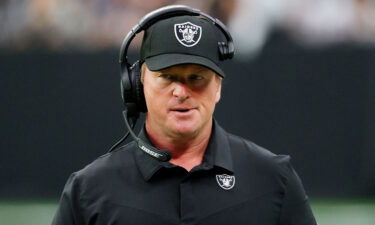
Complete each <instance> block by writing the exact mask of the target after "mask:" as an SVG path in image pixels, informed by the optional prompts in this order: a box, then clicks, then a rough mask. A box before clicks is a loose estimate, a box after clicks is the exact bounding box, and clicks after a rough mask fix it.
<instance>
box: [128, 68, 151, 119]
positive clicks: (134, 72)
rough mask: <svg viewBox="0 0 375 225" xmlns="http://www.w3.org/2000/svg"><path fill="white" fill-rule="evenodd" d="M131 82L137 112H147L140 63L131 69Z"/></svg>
mask: <svg viewBox="0 0 375 225" xmlns="http://www.w3.org/2000/svg"><path fill="white" fill-rule="evenodd" d="M129 75H130V76H129V77H130V80H131V82H132V87H133V89H132V90H133V93H132V95H133V97H134V100H135V103H136V104H137V110H138V111H139V112H147V107H146V101H145V95H144V93H143V84H142V82H141V65H140V62H139V61H136V62H135V63H134V64H133V66H132V67H131V68H130V74H129Z"/></svg>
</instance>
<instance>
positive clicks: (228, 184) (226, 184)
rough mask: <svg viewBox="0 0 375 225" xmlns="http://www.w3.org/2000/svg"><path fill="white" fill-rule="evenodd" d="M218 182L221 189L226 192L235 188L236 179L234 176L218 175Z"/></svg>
mask: <svg viewBox="0 0 375 225" xmlns="http://www.w3.org/2000/svg"><path fill="white" fill-rule="evenodd" d="M216 181H217V183H218V184H219V186H220V187H222V188H223V189H225V190H229V189H232V188H233V187H234V183H235V181H236V179H235V177H234V176H230V175H227V174H222V175H216Z"/></svg>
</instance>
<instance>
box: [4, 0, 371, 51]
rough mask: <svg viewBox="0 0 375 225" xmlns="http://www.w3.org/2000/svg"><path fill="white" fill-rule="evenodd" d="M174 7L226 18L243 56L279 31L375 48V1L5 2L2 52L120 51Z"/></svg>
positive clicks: (309, 40) (306, 40) (306, 39)
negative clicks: (134, 31)
mask: <svg viewBox="0 0 375 225" xmlns="http://www.w3.org/2000/svg"><path fill="white" fill-rule="evenodd" d="M170 4H184V5H188V6H191V7H195V8H199V9H201V10H202V11H203V12H206V13H209V14H211V15H213V16H215V17H218V18H219V19H221V20H222V21H223V22H224V23H226V24H227V25H228V26H229V29H230V30H231V31H232V34H233V36H234V40H235V42H236V45H237V49H238V50H239V53H240V54H248V55H250V54H253V53H256V52H258V51H259V50H260V49H261V48H262V46H263V45H264V43H265V41H266V40H267V37H268V35H269V33H270V32H271V31H272V30H273V29H275V28H278V29H282V30H284V31H285V32H286V33H288V34H289V35H290V36H291V37H292V38H294V39H295V40H296V41H298V42H300V43H303V44H305V45H312V46H317V45H318V46H320V45H329V44H334V43H341V42H354V43H370V44H373V43H375V1H374V0H204V1H203V0H148V1H145V0H0V27H1V35H0V48H2V49H11V50H14V51H22V50H27V49H33V48H46V49H50V50H56V51H65V50H71V49H75V50H84V51H92V50H101V49H106V48H113V47H115V48H118V47H119V46H120V45H121V42H122V40H123V38H124V36H125V35H126V34H127V33H128V32H129V31H130V29H131V28H132V27H133V26H134V25H135V24H136V23H137V22H138V21H139V20H140V18H142V16H144V15H145V14H146V13H148V12H150V11H152V10H154V9H156V8H159V7H162V6H166V5H170ZM139 40H140V39H139V38H138V39H137V40H136V41H135V44H134V45H133V47H134V46H137V45H139Z"/></svg>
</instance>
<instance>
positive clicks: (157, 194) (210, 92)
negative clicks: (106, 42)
mask: <svg viewBox="0 0 375 225" xmlns="http://www.w3.org/2000/svg"><path fill="white" fill-rule="evenodd" d="M220 32H222V31H219V30H218V27H217V26H216V25H214V24H213V23H212V22H211V21H209V20H208V19H207V18H201V17H196V16H190V15H179V16H174V17H170V18H166V19H161V20H159V21H157V22H155V23H154V24H153V25H152V26H150V27H149V28H148V29H147V30H146V31H145V35H144V38H143V43H142V47H141V60H140V62H141V77H140V81H141V82H142V84H143V92H144V97H145V100H146V106H147V115H146V121H145V125H144V128H143V129H142V130H141V132H140V134H139V138H140V139H141V140H143V141H144V142H147V143H148V144H150V145H153V146H154V147H156V148H158V149H168V150H169V151H170V152H171V153H172V158H171V159H170V160H169V161H166V162H164V161H160V160H158V159H157V158H155V157H152V154H151V155H150V154H148V152H147V151H142V150H141V149H140V148H138V146H137V145H136V144H135V143H134V142H131V143H129V144H127V145H125V146H123V147H121V148H119V149H117V150H115V151H113V152H111V153H108V154H106V155H103V156H101V157H99V158H98V159H97V160H95V161H94V162H92V163H91V164H90V165H88V166H86V167H85V168H84V169H82V170H80V171H78V172H76V173H73V174H72V175H71V177H70V178H69V180H68V182H67V184H66V186H65V188H64V191H63V194H62V197H61V200H60V205H59V208H58V210H57V213H56V215H55V218H54V221H53V224H55V225H68V224H76V225H80V224H90V225H91V224H92V225H93V224H97V225H105V224H108V225H109V224H124V225H125V224H126V225H132V224H144V225H153V224H155V225H157V224H160V225H169V224H170V225H172V224H186V225H187V224H197V225H198V224H202V225H203V224H204V225H209V224H215V225H221V224H223V225H224V224H225V225H228V224H231V225H232V224H240V225H242V224H250V225H252V224H253V225H276V224H279V225H314V224H316V222H315V219H314V216H313V214H312V212H311V209H310V207H309V204H308V202H307V197H306V194H305V192H304V190H303V187H302V184H301V182H300V180H299V178H298V176H297V175H296V173H295V172H294V170H293V168H292V166H291V164H290V159H289V157H288V156H278V155H275V154H273V153H271V152H269V151H267V150H265V149H263V148H261V147H259V146H257V145H255V144H254V143H252V142H250V141H247V140H245V139H243V138H240V137H237V136H234V135H232V134H229V133H227V132H226V131H225V130H224V129H223V128H221V127H220V126H219V124H218V122H216V121H215V120H214V119H213V113H214V109H215V105H216V103H218V101H219V100H220V95H221V81H222V79H223V78H224V76H225V74H224V72H223V71H222V70H221V68H220V67H219V64H220V58H222V57H221V56H220V55H219V54H222V51H218V46H217V43H218V42H220V41H221V40H219V39H220V38H221V36H220V35H218V34H219V33H220ZM224 52H225V51H224ZM143 150H144V149H143Z"/></svg>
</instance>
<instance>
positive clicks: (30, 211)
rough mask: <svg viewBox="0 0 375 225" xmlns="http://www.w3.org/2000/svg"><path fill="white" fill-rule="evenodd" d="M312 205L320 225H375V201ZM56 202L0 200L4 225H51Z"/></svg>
mask: <svg viewBox="0 0 375 225" xmlns="http://www.w3.org/2000/svg"><path fill="white" fill-rule="evenodd" d="M310 202H311V206H312V208H313V211H314V214H315V217H316V219H317V221H318V223H319V224H320V225H374V224H375V199H370V200H365V199H314V200H312V201H310ZM56 207H57V201H56V200H49V201H46V200H43V201H42V200H39V201H35V200H34V201H21V200H17V201H0V225H48V224H50V223H51V220H52V217H53V215H54V213H55V210H56Z"/></svg>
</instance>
